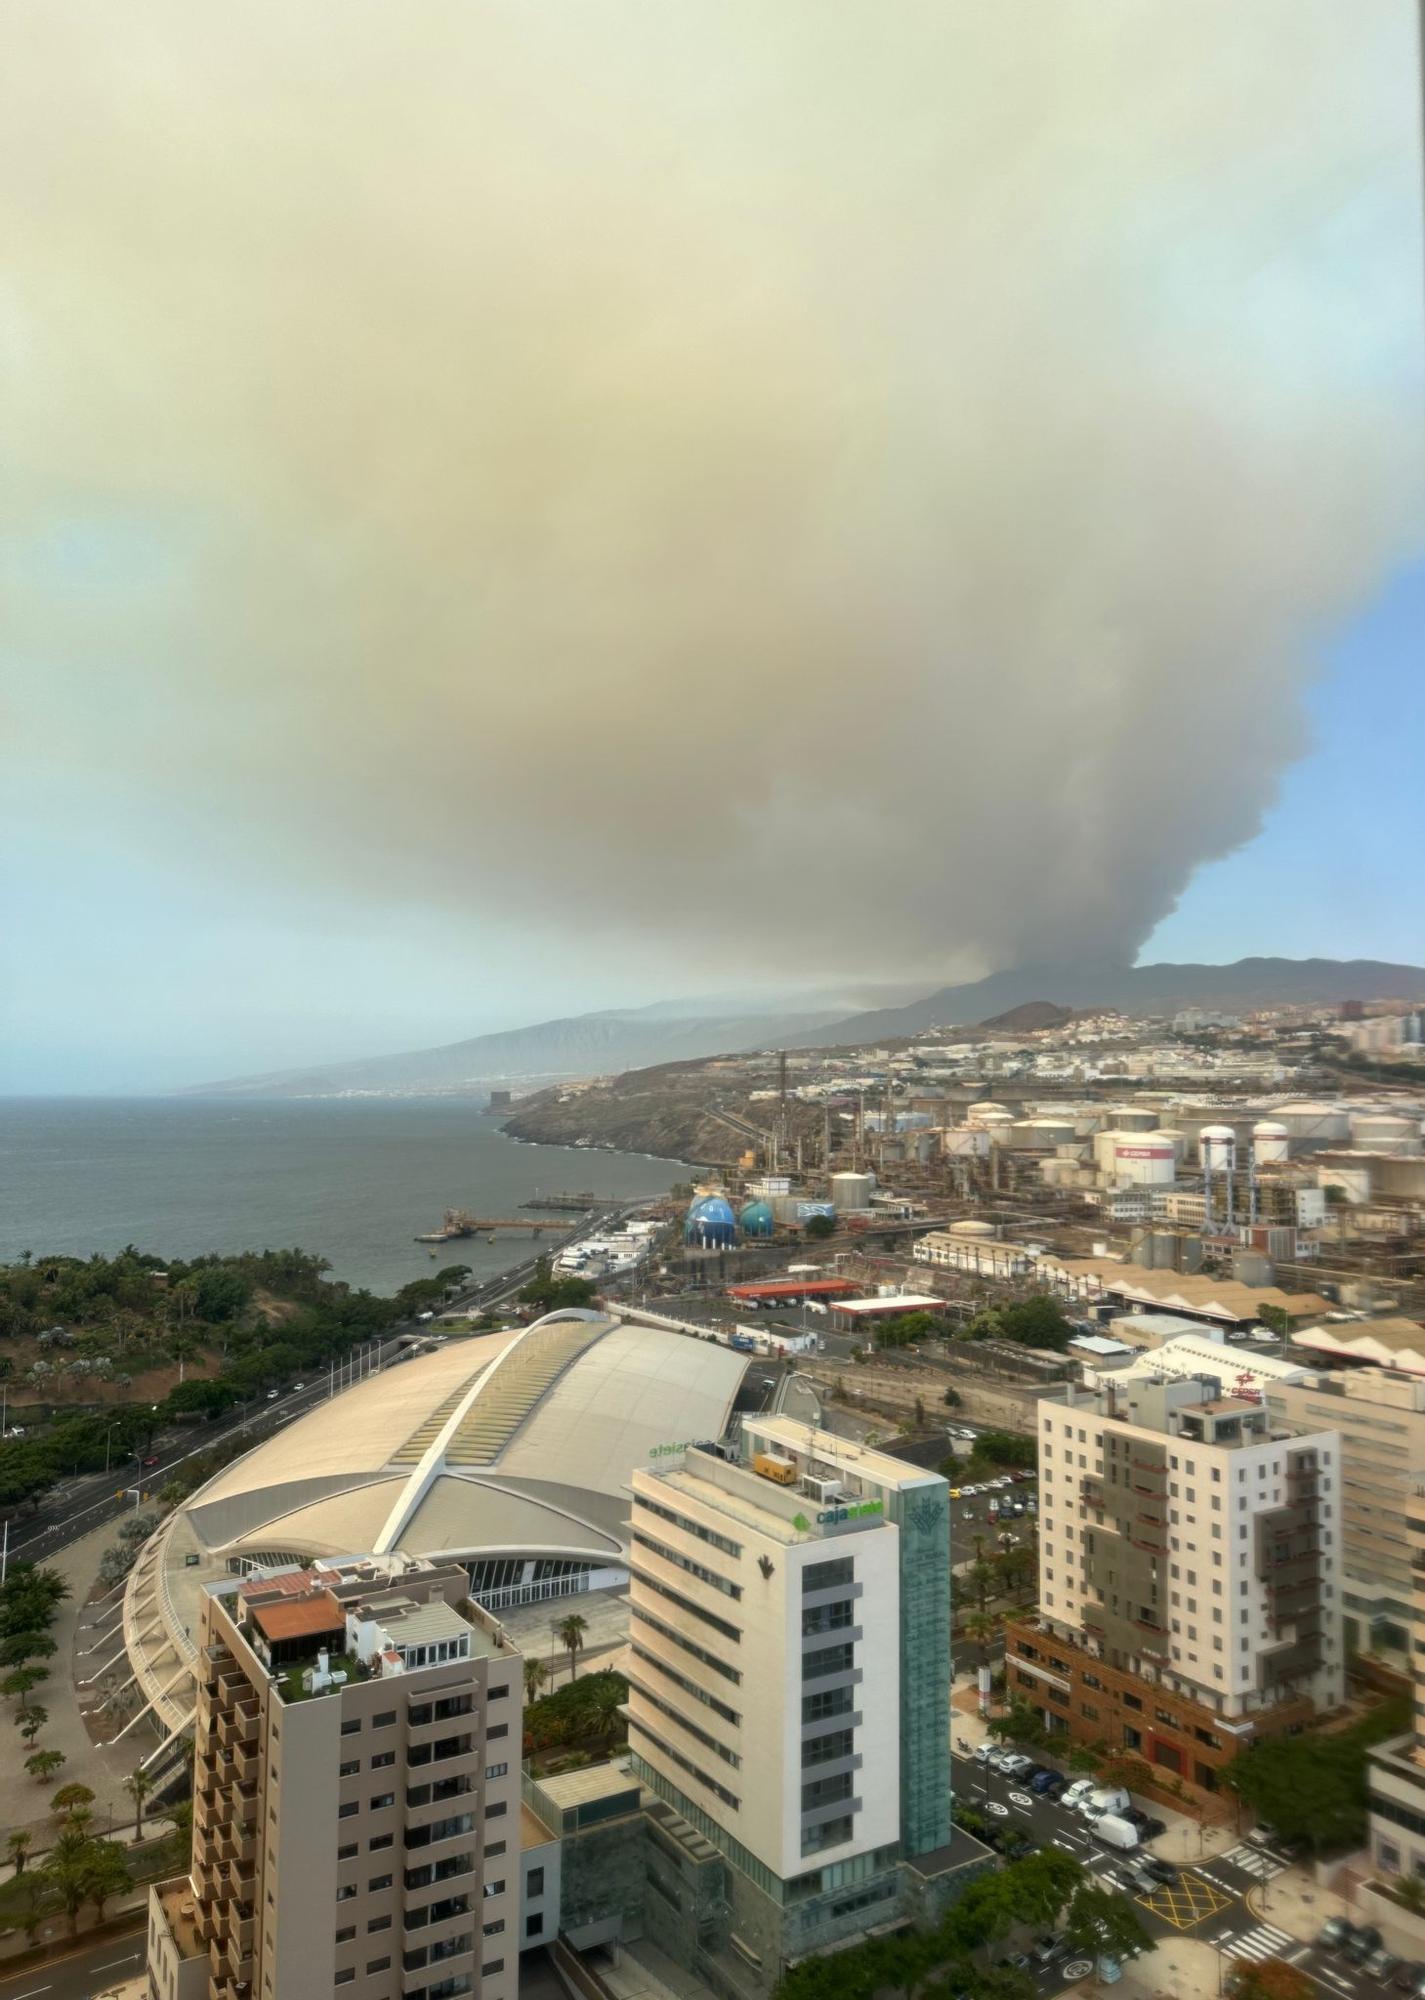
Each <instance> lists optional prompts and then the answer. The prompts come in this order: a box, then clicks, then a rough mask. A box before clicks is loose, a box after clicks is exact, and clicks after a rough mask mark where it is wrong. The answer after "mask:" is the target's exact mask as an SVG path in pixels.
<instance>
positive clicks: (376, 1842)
mask: <svg viewBox="0 0 1425 2000" xmlns="http://www.w3.org/2000/svg"><path fill="white" fill-rule="evenodd" d="M395 1838H396V1836H395V1834H394V1833H377V1834H373V1835H372V1837H371V1839H370V1840H368V1841H367V1843H366V1846H367V1850H368V1852H370V1853H372V1854H374V1853H375V1852H376V1850H377V1848H378V1847H390V1846H391V1845H392V1844H393V1843H394V1841H395Z"/></svg>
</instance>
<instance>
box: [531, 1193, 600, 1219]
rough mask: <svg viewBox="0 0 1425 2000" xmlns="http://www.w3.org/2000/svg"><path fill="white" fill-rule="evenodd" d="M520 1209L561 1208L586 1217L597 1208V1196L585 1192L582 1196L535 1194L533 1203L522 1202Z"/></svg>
mask: <svg viewBox="0 0 1425 2000" xmlns="http://www.w3.org/2000/svg"><path fill="white" fill-rule="evenodd" d="M520 1207H521V1208H561V1209H568V1210H570V1211H571V1212H573V1213H577V1214H579V1215H587V1214H588V1213H589V1211H590V1210H591V1209H593V1208H597V1207H598V1196H597V1195H595V1194H594V1193H593V1192H592V1191H590V1190H586V1191H585V1192H584V1193H583V1194H537V1195H536V1196H535V1197H534V1199H533V1201H522V1202H521V1203H520Z"/></svg>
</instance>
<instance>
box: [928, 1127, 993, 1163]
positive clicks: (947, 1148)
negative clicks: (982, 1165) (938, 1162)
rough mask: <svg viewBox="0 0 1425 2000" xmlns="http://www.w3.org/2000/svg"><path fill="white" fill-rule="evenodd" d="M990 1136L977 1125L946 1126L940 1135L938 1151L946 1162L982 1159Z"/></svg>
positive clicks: (988, 1148) (986, 1150)
mask: <svg viewBox="0 0 1425 2000" xmlns="http://www.w3.org/2000/svg"><path fill="white" fill-rule="evenodd" d="M989 1150H990V1135H989V1133H988V1132H985V1131H983V1130H981V1128H980V1127H979V1126H978V1125H947V1126H946V1127H945V1129H944V1130H943V1131H942V1132H941V1134H940V1151H941V1153H942V1155H943V1156H944V1157H945V1158H946V1159H947V1160H966V1159H983V1157H984V1155H985V1154H986V1153H988V1151H989Z"/></svg>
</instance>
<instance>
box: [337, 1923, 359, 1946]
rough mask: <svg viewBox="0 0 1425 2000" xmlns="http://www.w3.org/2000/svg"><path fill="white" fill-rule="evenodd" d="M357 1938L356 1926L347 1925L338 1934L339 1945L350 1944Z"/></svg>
mask: <svg viewBox="0 0 1425 2000" xmlns="http://www.w3.org/2000/svg"><path fill="white" fill-rule="evenodd" d="M355 1936H356V1925H355V1924H346V1925H344V1926H343V1927H342V1929H341V1930H339V1931H338V1932H337V1934H336V1941H337V1943H338V1944H350V1943H351V1940H352V1939H353V1938H354V1937H355Z"/></svg>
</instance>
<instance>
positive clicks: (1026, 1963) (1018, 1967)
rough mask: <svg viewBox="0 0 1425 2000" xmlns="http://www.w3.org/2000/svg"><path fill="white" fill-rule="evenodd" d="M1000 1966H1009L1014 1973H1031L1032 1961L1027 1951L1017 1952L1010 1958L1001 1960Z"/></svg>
mask: <svg viewBox="0 0 1425 2000" xmlns="http://www.w3.org/2000/svg"><path fill="white" fill-rule="evenodd" d="M1000 1964H1001V1965H1007V1966H1011V1967H1013V1969H1014V1970H1015V1971H1016V1972H1031V1971H1032V1970H1033V1968H1034V1959H1033V1957H1032V1955H1031V1954H1030V1953H1029V1952H1027V1951H1017V1952H1015V1954H1014V1956H1013V1957H1012V1958H1002V1959H1001V1960H1000Z"/></svg>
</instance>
